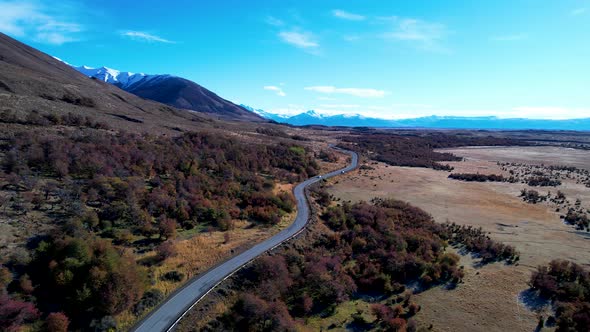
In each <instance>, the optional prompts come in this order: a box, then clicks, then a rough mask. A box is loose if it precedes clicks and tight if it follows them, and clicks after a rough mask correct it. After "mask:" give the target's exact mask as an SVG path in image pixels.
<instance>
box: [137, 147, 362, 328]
mask: <svg viewBox="0 0 590 332" xmlns="http://www.w3.org/2000/svg"><path fill="white" fill-rule="evenodd" d="M333 148H334V149H336V150H339V151H341V152H343V153H346V154H348V155H350V156H351V163H350V165H348V166H347V167H345V168H342V169H339V170H336V171H333V172H330V173H327V174H324V175H322V176H321V177H318V176H316V177H313V178H311V179H307V180H306V181H304V182H302V183H300V184H298V185H297V186H296V187H295V190H294V192H293V193H294V195H295V199H296V200H297V217H296V218H295V221H294V222H293V223H292V224H291V225H290V226H289V227H287V228H286V229H284V230H282V231H281V232H279V233H278V234H276V235H275V236H273V237H271V238H269V239H266V240H265V241H263V242H261V243H259V244H257V245H255V246H253V247H252V248H250V249H248V250H246V251H244V252H242V253H240V254H239V255H237V256H234V257H232V258H230V259H228V260H227V261H225V262H223V263H222V264H220V265H217V266H216V267H214V268H212V269H210V270H209V271H207V272H205V273H204V274H202V275H199V276H196V277H195V278H194V279H192V280H190V281H188V282H187V283H186V284H185V285H184V286H183V287H182V288H180V289H178V290H177V291H175V292H174V293H172V295H171V296H170V297H168V299H166V301H165V302H163V303H162V304H161V305H159V306H158V307H157V308H156V309H154V310H153V311H152V312H151V313H150V314H149V315H148V316H147V317H145V318H144V319H143V320H141V321H140V322H138V323H137V324H136V325H135V326H134V327H133V328H131V331H134V332H155V331H161V332H164V331H171V330H173V329H174V327H175V326H176V324H177V323H178V322H179V321H180V320H181V319H182V317H184V315H185V314H186V313H187V312H188V311H189V310H190V309H191V308H192V307H193V306H194V305H195V304H196V303H197V302H199V301H200V300H201V299H202V298H203V297H205V295H207V294H208V293H209V292H210V291H211V290H213V288H215V286H217V285H218V284H220V283H221V282H222V281H223V280H225V279H227V278H228V277H229V276H231V275H232V274H233V273H234V272H236V271H237V270H239V269H240V268H241V267H242V266H244V265H245V264H247V263H248V262H250V261H251V260H253V259H254V258H256V257H258V256H260V255H261V254H263V253H264V252H266V251H268V250H270V249H273V248H274V247H276V246H278V245H280V244H281V243H283V242H285V241H287V240H289V239H290V238H292V237H294V236H295V235H297V234H299V233H300V232H301V231H302V230H303V228H304V227H305V225H306V224H307V222H308V220H309V211H310V208H309V205H308V203H307V198H306V196H305V189H306V188H307V187H308V186H309V185H311V184H314V183H316V182H318V181H321V180H322V179H327V178H331V177H334V176H337V175H339V174H342V173H346V172H350V171H352V170H354V169H355V168H356V167H357V164H358V155H357V154H356V152H352V151H348V150H343V149H339V148H336V147H333Z"/></svg>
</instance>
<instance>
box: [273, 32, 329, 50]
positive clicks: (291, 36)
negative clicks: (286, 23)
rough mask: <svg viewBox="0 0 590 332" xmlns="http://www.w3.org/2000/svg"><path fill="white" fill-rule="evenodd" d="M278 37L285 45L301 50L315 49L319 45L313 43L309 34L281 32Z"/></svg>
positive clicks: (313, 39) (315, 42)
mask: <svg viewBox="0 0 590 332" xmlns="http://www.w3.org/2000/svg"><path fill="white" fill-rule="evenodd" d="M279 37H280V38H281V39H282V40H283V41H284V42H285V43H287V44H291V45H293V46H295V47H299V48H303V49H317V48H318V47H319V46H320V44H318V42H317V41H315V38H314V36H313V35H312V34H311V33H300V32H295V31H281V32H280V33H279Z"/></svg>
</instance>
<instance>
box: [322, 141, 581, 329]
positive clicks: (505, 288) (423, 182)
mask: <svg viewBox="0 0 590 332" xmlns="http://www.w3.org/2000/svg"><path fill="white" fill-rule="evenodd" d="M529 149H533V150H532V151H530V150H529ZM507 150H509V151H510V154H508V155H507V156H504V155H503V154H504V152H505V151H507ZM452 152H453V153H456V154H457V155H459V156H464V157H466V159H465V161H463V162H455V163H451V164H452V165H453V166H455V172H458V173H461V172H471V173H475V172H479V173H490V174H491V173H493V174H500V173H502V172H501V170H500V168H499V166H497V165H496V161H497V160H501V161H515V162H522V163H531V164H536V163H540V161H541V160H544V161H545V164H548V162H547V161H548V160H555V162H556V164H568V165H573V166H575V165H578V167H580V166H579V165H590V163H588V159H587V158H589V157H588V156H587V153H586V154H582V153H578V151H576V150H571V149H561V150H560V149H558V148H550V149H541V148H520V147H519V148H502V149H500V148H489V149H486V148H477V149H476V148H473V149H472V148H464V149H454V150H452ZM544 152H547V157H545V158H543V157H542V154H543V153H544ZM500 157H502V158H500ZM510 158H514V160H512V159H510ZM527 158H528V159H527ZM369 164H370V166H371V167H374V170H362V171H358V172H355V173H352V174H348V175H345V176H343V177H339V178H338V179H335V180H332V181H331V183H330V184H331V185H330V186H329V192H330V193H331V194H332V195H334V196H335V197H336V198H339V199H341V200H351V201H358V200H370V199H371V198H373V197H389V198H396V199H400V200H404V201H408V202H410V203H412V204H414V205H416V206H418V207H420V208H422V209H424V210H425V211H427V212H429V213H430V214H431V215H432V216H433V217H434V218H435V220H436V221H438V222H444V221H446V220H449V221H452V222H456V223H459V224H466V225H473V226H476V227H482V228H483V229H484V230H486V231H488V232H490V236H491V237H492V238H494V239H496V240H499V241H501V242H504V243H507V244H512V245H514V246H515V247H516V248H517V250H519V251H520V253H521V259H520V262H519V264H518V265H517V266H508V265H504V264H503V263H495V264H491V265H488V266H485V267H483V268H475V267H474V266H473V264H472V260H471V258H470V257H466V256H463V258H462V263H461V264H463V265H465V268H466V277H465V280H464V283H462V284H460V285H459V287H458V288H457V289H455V290H445V289H442V288H435V289H432V290H429V291H426V292H424V293H422V294H419V295H417V296H416V299H417V302H418V303H419V304H421V305H422V308H423V309H422V311H421V312H420V313H419V314H418V316H417V320H418V321H419V323H420V325H421V326H425V327H428V326H429V325H430V324H433V326H434V330H436V331H532V330H534V328H535V327H536V324H537V315H538V313H536V312H534V311H531V310H529V308H528V307H527V306H525V305H524V303H523V302H522V301H521V292H523V291H525V290H526V289H528V286H527V281H528V279H529V278H530V274H531V272H532V271H533V269H534V268H536V267H537V266H538V265H541V264H546V263H548V262H549V261H550V260H552V259H556V258H560V259H569V260H572V261H574V262H577V263H579V264H582V265H585V266H589V265H590V255H588V252H590V241H589V240H590V235H589V234H588V233H586V232H577V231H576V230H575V229H574V228H573V227H572V226H569V225H565V224H564V223H563V222H562V221H561V220H560V219H559V214H558V213H556V212H555V208H554V207H553V206H551V205H549V204H547V203H544V204H538V205H531V204H527V203H525V202H523V201H522V200H521V199H520V198H519V197H518V195H519V192H520V190H521V189H523V188H526V187H527V186H526V185H524V184H510V183H474V182H462V181H456V180H451V179H448V178H447V176H448V174H449V173H447V172H442V171H435V170H432V169H425V168H410V167H392V166H388V165H385V164H383V163H375V164H373V163H369ZM557 189H559V190H562V191H563V192H565V193H566V195H568V197H574V195H575V196H577V197H579V198H581V200H582V201H583V202H584V205H585V206H588V205H587V203H588V202H589V201H590V189H589V188H586V187H584V186H583V185H577V184H575V183H569V182H564V184H563V185H562V186H560V187H559V188H557ZM557 189H555V188H549V189H543V190H553V191H556V190H557ZM539 190H540V189H539ZM545 310H546V309H545ZM545 315H546V313H545Z"/></svg>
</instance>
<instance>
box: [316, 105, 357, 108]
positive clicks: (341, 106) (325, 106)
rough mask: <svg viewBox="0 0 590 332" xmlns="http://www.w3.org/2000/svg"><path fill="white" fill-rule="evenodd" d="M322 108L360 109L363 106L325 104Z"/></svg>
mask: <svg viewBox="0 0 590 332" xmlns="http://www.w3.org/2000/svg"><path fill="white" fill-rule="evenodd" d="M320 107H324V108H359V107H361V105H353V104H323V105H320Z"/></svg>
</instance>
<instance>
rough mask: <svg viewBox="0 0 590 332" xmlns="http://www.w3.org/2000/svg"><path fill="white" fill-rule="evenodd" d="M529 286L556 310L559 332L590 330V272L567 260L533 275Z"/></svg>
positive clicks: (553, 262) (552, 264) (554, 263)
mask: <svg viewBox="0 0 590 332" xmlns="http://www.w3.org/2000/svg"><path fill="white" fill-rule="evenodd" d="M529 285H530V286H531V288H532V289H534V290H536V291H538V292H539V294H540V296H542V297H545V298H547V299H550V300H551V301H552V302H553V305H554V308H555V316H556V325H557V331H558V332H566V331H567V332H569V331H577V332H586V331H588V327H589V326H590V272H589V271H588V270H586V269H584V268H583V267H582V266H580V265H578V264H576V263H573V262H569V261H566V260H553V261H551V262H550V263H549V265H547V266H539V267H538V268H537V271H535V272H533V274H532V276H531V279H530V281H529Z"/></svg>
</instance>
